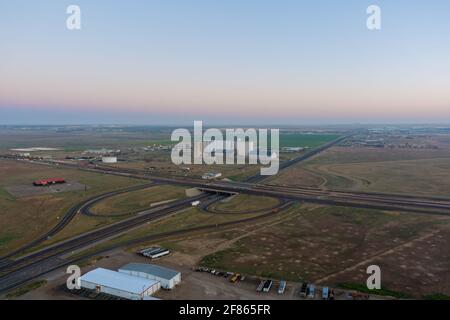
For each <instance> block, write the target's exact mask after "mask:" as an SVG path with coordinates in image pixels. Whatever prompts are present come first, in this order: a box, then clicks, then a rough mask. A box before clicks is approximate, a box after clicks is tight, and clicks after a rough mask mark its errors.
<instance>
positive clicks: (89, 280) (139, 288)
mask: <svg viewBox="0 0 450 320" xmlns="http://www.w3.org/2000/svg"><path fill="white" fill-rule="evenodd" d="M80 280H81V287H82V288H85V289H90V290H95V291H96V292H97V293H106V294H110V295H113V296H116V297H120V298H125V299H129V300H148V299H149V297H150V296H151V295H152V294H154V293H155V292H157V291H158V290H159V289H160V287H161V285H160V282H159V281H157V280H154V279H150V278H144V277H133V276H131V275H129V274H126V273H123V272H117V271H113V270H108V269H103V268H97V269H94V270H92V271H90V272H88V273H86V274H84V275H83V276H81V278H80ZM150 299H151V298H150Z"/></svg>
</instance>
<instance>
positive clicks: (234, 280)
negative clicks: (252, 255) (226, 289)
mask: <svg viewBox="0 0 450 320" xmlns="http://www.w3.org/2000/svg"><path fill="white" fill-rule="evenodd" d="M240 276H241V275H240V274H239V273H236V274H234V276H232V277H231V279H230V282H231V283H235V282H236V281H238V280H239V277H240Z"/></svg>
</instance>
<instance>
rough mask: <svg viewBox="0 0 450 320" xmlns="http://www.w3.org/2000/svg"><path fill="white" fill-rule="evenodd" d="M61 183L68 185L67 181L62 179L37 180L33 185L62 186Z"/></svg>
mask: <svg viewBox="0 0 450 320" xmlns="http://www.w3.org/2000/svg"><path fill="white" fill-rule="evenodd" d="M61 183H66V180H65V179H62V178H50V179H43V180H37V181H34V182H33V184H34V185H35V186H49V185H52V184H61Z"/></svg>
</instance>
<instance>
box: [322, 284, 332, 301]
mask: <svg viewBox="0 0 450 320" xmlns="http://www.w3.org/2000/svg"><path fill="white" fill-rule="evenodd" d="M329 293H330V290H329V289H328V287H323V288H322V299H323V300H328V297H329V296H328V295H329Z"/></svg>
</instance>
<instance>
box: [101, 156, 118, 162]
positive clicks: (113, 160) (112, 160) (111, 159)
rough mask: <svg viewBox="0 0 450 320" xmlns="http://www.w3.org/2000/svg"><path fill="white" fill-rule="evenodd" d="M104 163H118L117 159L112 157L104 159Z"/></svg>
mask: <svg viewBox="0 0 450 320" xmlns="http://www.w3.org/2000/svg"><path fill="white" fill-rule="evenodd" d="M102 162H103V163H117V157H112V156H108V157H102Z"/></svg>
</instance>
